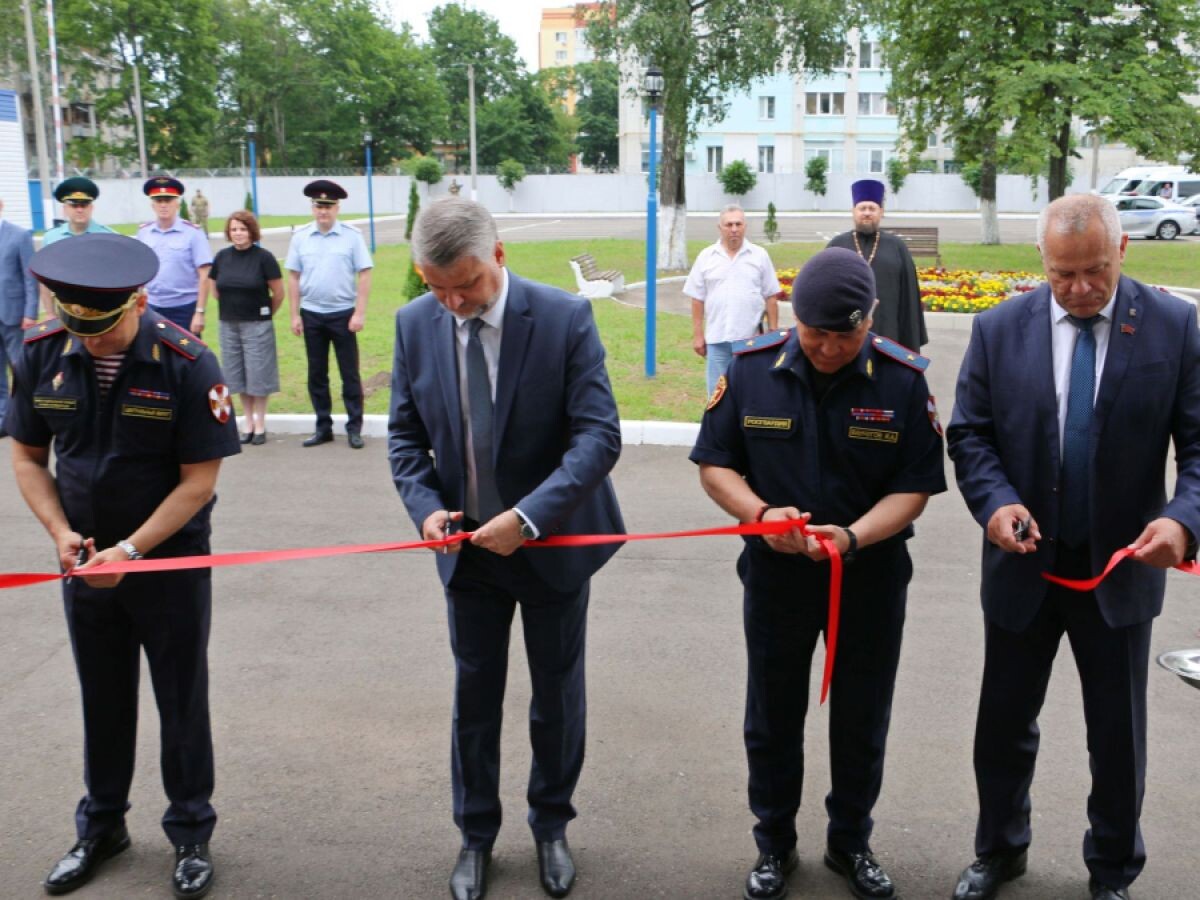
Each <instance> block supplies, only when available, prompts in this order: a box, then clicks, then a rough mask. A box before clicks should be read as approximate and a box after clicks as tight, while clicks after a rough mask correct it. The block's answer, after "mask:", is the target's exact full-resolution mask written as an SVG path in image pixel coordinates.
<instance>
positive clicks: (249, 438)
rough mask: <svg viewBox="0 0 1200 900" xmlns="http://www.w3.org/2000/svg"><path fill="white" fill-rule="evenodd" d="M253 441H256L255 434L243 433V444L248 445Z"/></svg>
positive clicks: (251, 432) (250, 432)
mask: <svg viewBox="0 0 1200 900" xmlns="http://www.w3.org/2000/svg"><path fill="white" fill-rule="evenodd" d="M252 440H254V432H253V431H243V432H242V443H243V444H248V443H250V442H251V441H252Z"/></svg>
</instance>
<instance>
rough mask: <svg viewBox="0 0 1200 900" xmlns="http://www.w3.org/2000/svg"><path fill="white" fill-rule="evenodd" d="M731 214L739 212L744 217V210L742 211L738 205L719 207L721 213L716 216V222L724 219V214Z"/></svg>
mask: <svg viewBox="0 0 1200 900" xmlns="http://www.w3.org/2000/svg"><path fill="white" fill-rule="evenodd" d="M731 212H740V213H741V214H742V215H743V216H745V215H746V211H745V210H744V209H742V208H741V206H739V205H738V204H736V203H726V204H725V205H724V206H722V207H721V212H720V214H719V215H718V216H717V220H718V221H720V220H721V219H723V218H725V213H731Z"/></svg>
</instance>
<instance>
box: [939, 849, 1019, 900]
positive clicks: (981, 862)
mask: <svg viewBox="0 0 1200 900" xmlns="http://www.w3.org/2000/svg"><path fill="white" fill-rule="evenodd" d="M1028 860H1029V854H1028V853H1026V851H1025V850H1024V848H1022V849H1020V850H1004V851H1000V852H998V853H985V854H983V856H981V857H979V858H978V859H977V860H975V862H973V863H971V864H970V865H969V866H967V867H966V868H965V869H963V873H962V874H961V875H959V876H958V884H957V885H955V887H954V900H991V898H993V897H995V896H996V894H997V892H999V890H1000V885H1001V884H1003V883H1004V882H1006V881H1012V880H1013V879H1014V878H1020V877H1021V876H1022V875H1024V874H1025V867H1026V865H1027V863H1028Z"/></svg>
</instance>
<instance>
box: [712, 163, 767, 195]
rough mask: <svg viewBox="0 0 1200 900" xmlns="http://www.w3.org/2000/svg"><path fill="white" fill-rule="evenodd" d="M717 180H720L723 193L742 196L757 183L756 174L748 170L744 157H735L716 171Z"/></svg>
mask: <svg viewBox="0 0 1200 900" xmlns="http://www.w3.org/2000/svg"><path fill="white" fill-rule="evenodd" d="M717 181H719V182H721V187H722V188H723V189H724V190H725V193H727V194H733V196H735V197H742V196H745V195H746V194H748V193H750V191H752V190H754V185H755V184H757V183H758V176H757V175H755V174H754V173H753V172H752V171H750V167H749V166H748V165H746V161H745V160H744V159H735V160H734V161H733V162H731V163H730V164H729V165H727V166H726V167H725V168H723V169H722V170H721V171H720V172H718V173H717Z"/></svg>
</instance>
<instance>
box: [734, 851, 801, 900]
mask: <svg viewBox="0 0 1200 900" xmlns="http://www.w3.org/2000/svg"><path fill="white" fill-rule="evenodd" d="M799 861H800V860H799V858H798V857H797V856H796V851H795V850H789V851H788V852H787V855H785V856H777V855H775V854H774V853H760V854H759V855H758V862H756V863H755V864H754V868H753V869H751V870H750V874H749V875H747V876H746V886H745V887H744V888H743V889H742V896H743V897H744V898H745V900H780V898H781V897H786V896H787V892H788V886H787V877H788V875H789V874H790V873H791V872H792V870H793V869H795V868H796V864H797V863H798V862H799Z"/></svg>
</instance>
